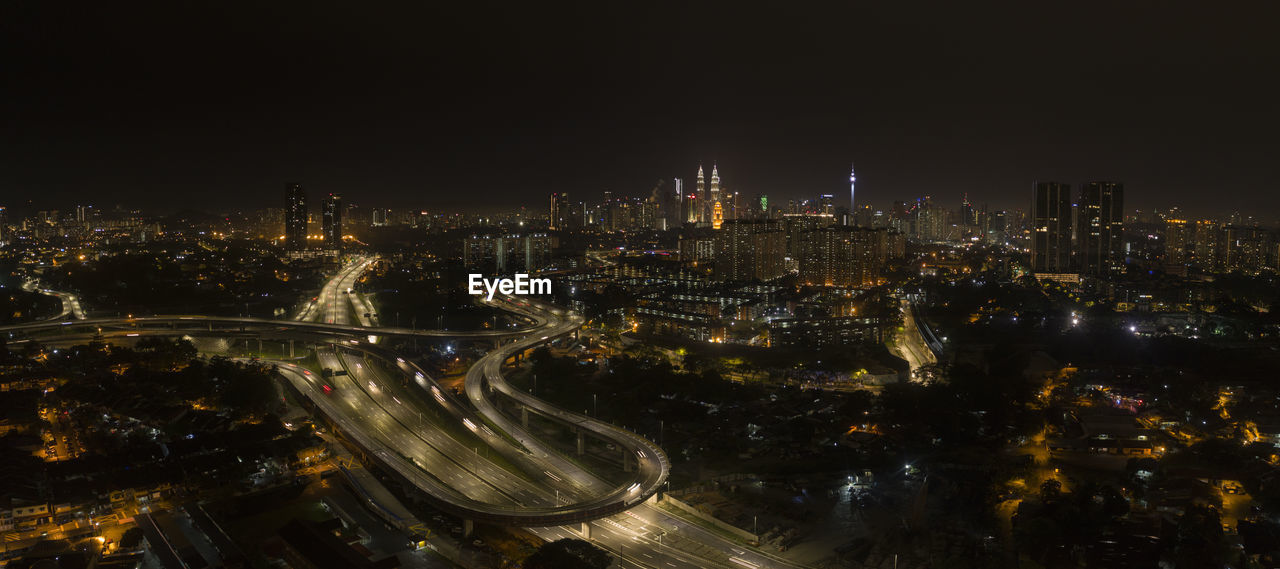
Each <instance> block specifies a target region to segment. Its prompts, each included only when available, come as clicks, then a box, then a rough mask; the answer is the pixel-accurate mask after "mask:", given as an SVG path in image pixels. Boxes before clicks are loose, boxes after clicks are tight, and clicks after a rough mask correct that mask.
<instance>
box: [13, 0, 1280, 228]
mask: <svg viewBox="0 0 1280 569" xmlns="http://www.w3.org/2000/svg"><path fill="white" fill-rule="evenodd" d="M55 4H56V6H55ZM185 4H187V3H178V2H174V3H171V5H169V4H163V5H162V4H155V5H149V6H147V7H145V8H140V7H125V6H122V5H119V4H118V3H114V2H95V3H84V5H82V6H76V7H71V6H69V5H68V3H60V2H59V3H54V2H6V3H5V6H4V7H3V8H0V33H2V34H3V37H2V38H0V45H3V52H2V53H3V59H2V60H0V61H3V65H0V77H3V84H4V87H3V88H2V89H0V101H2V104H3V110H4V123H5V126H4V128H3V131H4V136H3V137H2V140H3V148H0V205H9V206H11V207H15V206H17V207H20V206H22V204H23V203H25V201H26V200H27V199H31V200H33V201H32V206H33V207H37V208H64V209H65V208H68V207H71V206H73V205H75V203H82V202H83V203H91V204H95V205H98V206H99V207H109V206H111V205H114V204H116V203H121V204H125V205H129V206H141V207H155V208H160V209H176V208H185V207H193V208H203V209H208V210H228V209H234V208H241V207H242V208H257V207H263V206H268V205H273V206H279V205H281V204H282V203H283V201H284V187H285V185H286V184H287V183H291V182H298V183H301V184H304V185H305V186H306V187H307V188H309V189H310V190H311V191H313V192H316V193H322V192H330V191H337V192H342V193H343V194H345V195H346V196H347V198H348V200H350V201H353V202H355V203H359V204H362V205H371V206H372V205H385V206H392V207H400V206H408V207H425V208H432V207H436V208H459V207H465V206H472V207H479V208H484V209H498V208H499V207H505V206H509V205H521V204H523V205H530V206H536V207H539V208H541V207H543V206H544V204H545V203H546V199H545V197H546V194H547V193H548V192H551V191H568V192H570V194H571V195H574V196H575V197H586V198H588V199H592V200H595V199H598V198H599V196H600V192H601V191H602V190H605V189H611V190H613V191H614V192H615V193H619V194H623V195H647V193H648V191H649V189H650V188H651V187H653V185H654V183H655V182H656V181H657V180H658V179H659V178H667V179H670V178H672V177H675V176H680V177H683V178H685V182H686V184H687V185H688V186H689V187H692V185H693V177H694V173H695V171H696V168H697V165H698V163H699V162H702V163H704V164H706V166H707V168H708V174H709V173H710V165H711V163H712V162H716V163H718V164H719V165H720V171H721V175H722V178H723V182H724V185H725V186H726V187H727V188H728V189H730V190H737V191H740V192H743V193H744V194H745V195H747V196H754V195H755V194H757V193H766V194H768V195H769V196H770V199H771V200H773V201H775V203H778V202H782V201H784V200H786V199H789V198H802V197H811V196H813V195H816V194H818V193H835V194H837V195H839V196H845V195H847V194H846V192H847V176H848V169H849V165H850V163H851V162H854V163H856V164H857V168H858V178H859V198H860V199H859V201H860V202H870V203H872V204H874V205H876V206H879V207H887V206H888V205H889V202H890V200H893V199H907V198H913V197H916V196H919V195H923V194H932V195H933V196H934V197H935V199H937V200H940V201H941V202H942V203H944V204H947V205H949V206H955V205H958V203H959V200H960V194H961V193H962V192H969V193H970V196H971V199H972V200H973V201H975V202H976V203H979V204H981V203H983V202H987V203H989V204H991V206H992V207H1008V208H1026V207H1027V205H1028V202H1029V199H1030V188H1031V185H1032V182H1033V181H1035V180H1037V179H1041V180H1058V181H1065V182H1070V183H1073V184H1078V183H1080V182H1084V181H1087V180H1091V179H1114V180H1120V181H1123V182H1125V184H1126V188H1127V201H1128V203H1127V205H1129V206H1130V209H1132V208H1133V207H1146V208H1149V207H1167V206H1171V205H1181V206H1183V207H1184V208H1186V209H1190V210H1193V211H1199V212H1203V213H1219V212H1229V211H1230V210H1232V209H1242V210H1248V211H1249V212H1250V213H1254V214H1262V215H1265V216H1274V215H1275V214H1276V213H1280V192H1277V191H1276V190H1277V189H1278V185H1277V182H1276V180H1277V179H1278V176H1277V172H1276V170H1277V163H1280V161H1278V160H1277V158H1278V157H1280V143H1278V142H1277V137H1276V134H1277V132H1278V131H1280V128H1278V127H1280V108H1278V106H1280V94H1278V93H1277V91H1276V85H1277V73H1278V72H1280V61H1278V60H1280V41H1277V39H1276V38H1277V37H1278V36H1277V34H1275V32H1274V26H1275V22H1277V21H1278V20H1280V18H1277V16H1280V13H1278V12H1280V10H1277V4H1276V3H1265V4H1264V3H1262V2H1254V3H1241V5H1237V6H1236V7H1231V6H1222V5H1217V4H1215V5H1212V6H1211V5H1210V4H1208V3H1197V4H1192V3H1186V4H1185V5H1184V4H1176V5H1175V4H1171V3H1165V2H1133V3H1129V2H1126V3H1123V4H1125V7H1124V8H1117V7H1115V6H1112V5H1111V3H1101V4H1096V5H1091V7H1088V8H1085V7H1084V6H1086V4H1082V3H1054V4H1052V5H1050V4H1046V3H1039V2H1036V3H1028V2H1017V3H1013V2H1011V3H1007V4H1003V5H1001V6H1000V7H999V8H990V9H987V8H984V9H976V8H975V7H974V6H973V5H972V3H969V2H948V3H945V4H937V5H930V4H923V3H911V4H910V5H905V4H907V3H899V2H876V3H858V6H856V7H853V8H849V9H847V10H844V11H839V12H836V11H823V10H815V9H800V5H797V4H794V3H770V4H769V5H768V6H769V8H748V7H746V4H745V3H733V4H710V3H697V5H696V6H686V5H681V4H671V5H667V6H662V7H650V6H652V5H651V4H648V3H644V7H643V8H641V7H639V4H640V3H619V2H610V3H604V2H589V3H584V4H583V5H582V6H581V7H579V8H575V9H572V10H569V9H564V10H561V9H555V8H549V7H548V6H547V4H549V3H542V2H523V3H519V4H512V5H507V6H504V5H500V4H496V3H494V4H490V3H468V4H474V6H472V7H470V8H467V9H466V10H467V11H466V12H462V11H456V12H446V11H441V9H439V8H437V7H435V6H434V4H435V3H429V2H423V3H415V5H418V8H416V9H414V10H390V9H383V8H378V7H374V6H370V5H369V3H364V2H345V3H341V4H333V5H327V7H320V5H319V4H316V3H297V4H291V5H288V6H286V5H285V3H277V2H261V3H258V4H257V5H242V4H238V3H203V4H202V7H201V8H193V7H190V6H185ZM428 4H430V5H432V6H430V7H423V6H422V5H428ZM596 4H608V5H609V8H601V7H598V6H596ZM633 4H634V5H635V6H633ZM1243 4H1247V6H1245V5H1243ZM753 5H754V3H753ZM814 5H815V6H816V5H826V3H815V4H814ZM833 5H834V4H833ZM890 5H892V6H890ZM783 6H785V7H786V8H785V9H784V8H783ZM59 7H61V8H59ZM601 10H611V11H601ZM668 183H669V182H668Z"/></svg>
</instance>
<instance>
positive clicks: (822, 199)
mask: <svg viewBox="0 0 1280 569" xmlns="http://www.w3.org/2000/svg"><path fill="white" fill-rule="evenodd" d="M818 213H822V214H827V215H835V213H836V197H835V196H833V195H831V194H822V195H820V196H818Z"/></svg>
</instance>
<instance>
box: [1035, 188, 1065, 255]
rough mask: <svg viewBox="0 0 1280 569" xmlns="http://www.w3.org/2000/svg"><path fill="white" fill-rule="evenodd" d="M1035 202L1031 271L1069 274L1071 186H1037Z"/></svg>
mask: <svg viewBox="0 0 1280 569" xmlns="http://www.w3.org/2000/svg"><path fill="white" fill-rule="evenodd" d="M1033 202H1034V203H1033V204H1032V211H1033V212H1034V213H1033V216H1034V219H1033V221H1032V223H1033V225H1032V228H1031V270H1032V272H1036V273H1067V272H1070V271H1071V186H1070V185H1067V184H1059V183H1057V182H1040V183H1037V184H1036V188H1035V196H1034V200H1033Z"/></svg>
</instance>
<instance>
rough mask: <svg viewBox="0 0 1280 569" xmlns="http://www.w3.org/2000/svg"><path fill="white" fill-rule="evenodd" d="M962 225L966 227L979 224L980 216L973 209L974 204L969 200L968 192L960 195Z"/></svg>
mask: <svg viewBox="0 0 1280 569" xmlns="http://www.w3.org/2000/svg"><path fill="white" fill-rule="evenodd" d="M960 225H961V226H964V227H975V226H977V225H978V216H977V213H976V212H975V211H974V209H973V204H972V203H970V202H969V194H968V192H966V193H964V194H961V197H960Z"/></svg>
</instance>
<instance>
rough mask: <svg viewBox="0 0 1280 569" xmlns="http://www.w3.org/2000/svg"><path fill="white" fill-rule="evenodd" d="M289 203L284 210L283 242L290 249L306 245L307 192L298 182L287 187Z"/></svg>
mask: <svg viewBox="0 0 1280 569" xmlns="http://www.w3.org/2000/svg"><path fill="white" fill-rule="evenodd" d="M288 198H289V203H288V206H287V207H286V209H285V211H284V242H285V246H287V247H288V248H290V249H293V250H298V249H305V248H306V247H307V192H306V191H305V190H303V189H302V186H299V185H298V184H292V185H290V186H289V188H288Z"/></svg>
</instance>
